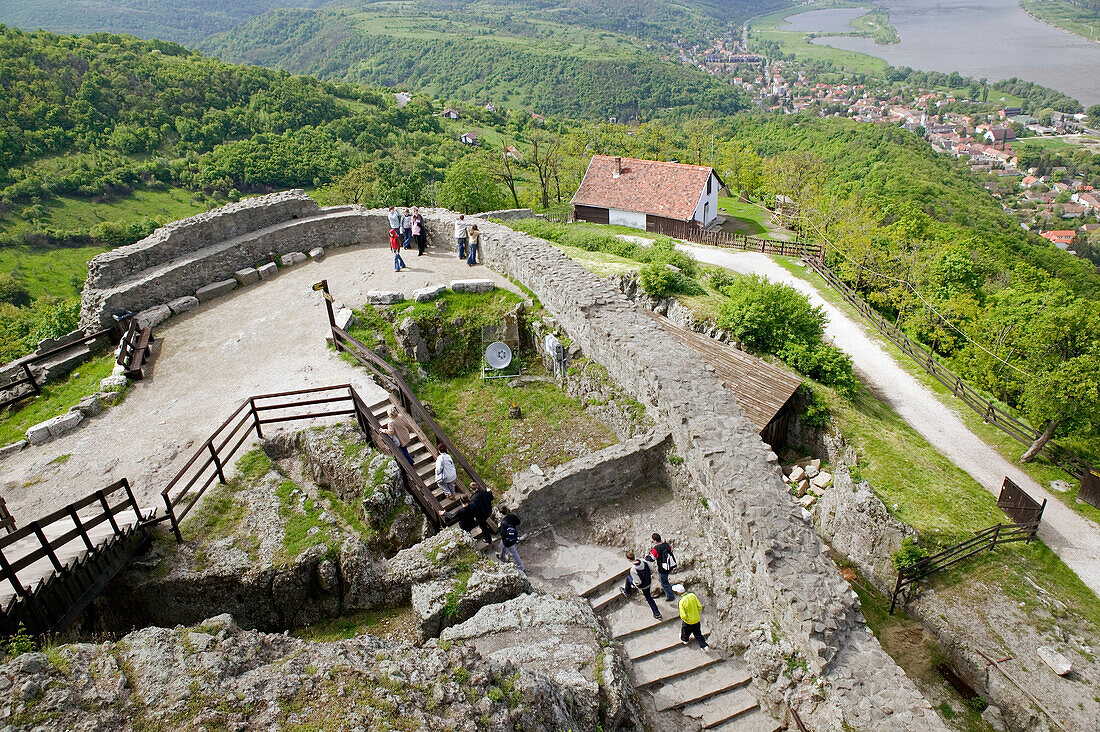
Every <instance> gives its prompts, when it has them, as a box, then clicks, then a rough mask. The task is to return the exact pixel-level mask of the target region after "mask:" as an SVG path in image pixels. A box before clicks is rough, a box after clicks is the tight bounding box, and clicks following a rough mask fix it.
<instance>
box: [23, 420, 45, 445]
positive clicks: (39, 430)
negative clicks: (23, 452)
mask: <svg viewBox="0 0 1100 732" xmlns="http://www.w3.org/2000/svg"><path fill="white" fill-rule="evenodd" d="M26 437H27V442H29V443H30V444H32V445H41V444H42V443H44V442H49V440H50V437H51V435H50V426H49V425H48V424H47V423H45V422H40V423H39V424H36V425H34V426H33V427H31V428H30V429H28V430H27V434H26Z"/></svg>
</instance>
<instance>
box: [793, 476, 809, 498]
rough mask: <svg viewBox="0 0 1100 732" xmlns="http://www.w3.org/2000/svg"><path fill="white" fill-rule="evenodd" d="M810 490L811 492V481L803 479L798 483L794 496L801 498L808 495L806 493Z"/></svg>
mask: <svg viewBox="0 0 1100 732" xmlns="http://www.w3.org/2000/svg"><path fill="white" fill-rule="evenodd" d="M808 490H810V481H809V480H807V479H806V478H802V479H801V480H799V481H798V483H797V485H796V487H795V489H794V494H795V495H796V496H798V497H799V498H801V497H802V496H804V495H806V491H808Z"/></svg>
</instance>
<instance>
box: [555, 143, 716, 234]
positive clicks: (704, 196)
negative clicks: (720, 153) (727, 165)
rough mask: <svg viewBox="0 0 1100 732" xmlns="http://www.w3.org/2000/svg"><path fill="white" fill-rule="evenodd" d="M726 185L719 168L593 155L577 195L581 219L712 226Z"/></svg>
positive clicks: (642, 224) (575, 204) (648, 225)
mask: <svg viewBox="0 0 1100 732" xmlns="http://www.w3.org/2000/svg"><path fill="white" fill-rule="evenodd" d="M724 186H725V184H724V183H723V182H722V179H721V178H719V177H718V174H717V173H715V172H714V169H713V168H708V167H706V166H702V165H686V164H684V163H665V162H661V161H659V160H638V159H635V158H623V157H611V156H609V155H593V156H592V160H591V162H589V164H588V170H587V171H585V174H584V180H582V181H581V185H580V188H578V189H577V193H576V194H575V195H574V196H573V200H572V204H573V214H574V217H575V218H576V219H577V220H578V221H591V222H592V223H596V224H618V225H620V226H630V227H632V228H635V229H642V230H652V229H654V228H656V227H657V226H658V225H659V224H661V223H681V224H684V223H694V224H696V225H699V226H703V227H706V226H709V225H710V224H712V223H713V222H714V220H715V219H716V218H717V217H718V191H719V190H720V189H721V188H723V187H724Z"/></svg>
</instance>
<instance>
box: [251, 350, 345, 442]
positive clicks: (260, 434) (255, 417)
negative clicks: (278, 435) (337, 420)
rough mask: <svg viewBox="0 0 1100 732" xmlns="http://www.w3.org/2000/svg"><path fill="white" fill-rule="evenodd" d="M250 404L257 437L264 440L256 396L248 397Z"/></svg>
mask: <svg viewBox="0 0 1100 732" xmlns="http://www.w3.org/2000/svg"><path fill="white" fill-rule="evenodd" d="M337 350H339V349H337ZM248 406H249V408H250V409H251V410H252V426H254V427H255V428H256V437H259V438H260V439H261V440H262V439H263V438H264V431H263V429H261V427H260V415H259V413H258V412H257V411H256V397H249V398H248Z"/></svg>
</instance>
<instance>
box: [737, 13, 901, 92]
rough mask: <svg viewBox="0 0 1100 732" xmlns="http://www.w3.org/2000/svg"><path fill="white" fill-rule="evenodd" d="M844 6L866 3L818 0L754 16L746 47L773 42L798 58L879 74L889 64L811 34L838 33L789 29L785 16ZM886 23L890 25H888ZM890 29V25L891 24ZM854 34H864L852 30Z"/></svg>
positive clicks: (846, 69) (839, 68) (855, 71)
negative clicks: (833, 45) (817, 39)
mask: <svg viewBox="0 0 1100 732" xmlns="http://www.w3.org/2000/svg"><path fill="white" fill-rule="evenodd" d="M844 7H848V8H851V7H868V5H867V4H865V3H855V2H844V1H843V0H841V1H838V2H817V3H810V4H808V5H800V6H798V8H797V9H796V10H792V9H791V8H786V9H784V10H779V11H777V12H774V13H769V14H767V15H762V16H760V17H758V18H754V19H753V20H752V21H751V25H750V26H749V47H750V48H755V47H757V46H758V45H759V44H762V43H767V42H772V43H775V44H777V45H778V46H779V50H780V53H782V54H784V55H786V56H790V57H792V58H795V59H797V60H800V61H817V62H821V63H827V64H831V65H832V66H833V67H834V68H836V69H837V70H838V71H845V72H849V73H853V74H868V75H872V76H876V75H877V76H881V75H882V73H883V72H885V71H886V69H887V67H888V64H887V63H886V62H885V61H884V60H882V59H880V58H877V57H875V56H869V55H867V54H864V53H857V52H855V51H845V50H842V49H839V48H831V47H829V46H821V45H817V44H814V43H811V42H810V41H811V39H812V38H813V37H814V36H827V35H839V34H828V33H810V32H806V31H795V30H791V29H790V24H789V23H787V22H786V19H787V18H789V17H791V16H792V15H799V14H801V13H807V12H810V11H813V10H824V9H826V8H844ZM887 27H889V26H887ZM891 30H892V28H891ZM853 35H863V33H858V32H855V31H853Z"/></svg>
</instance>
